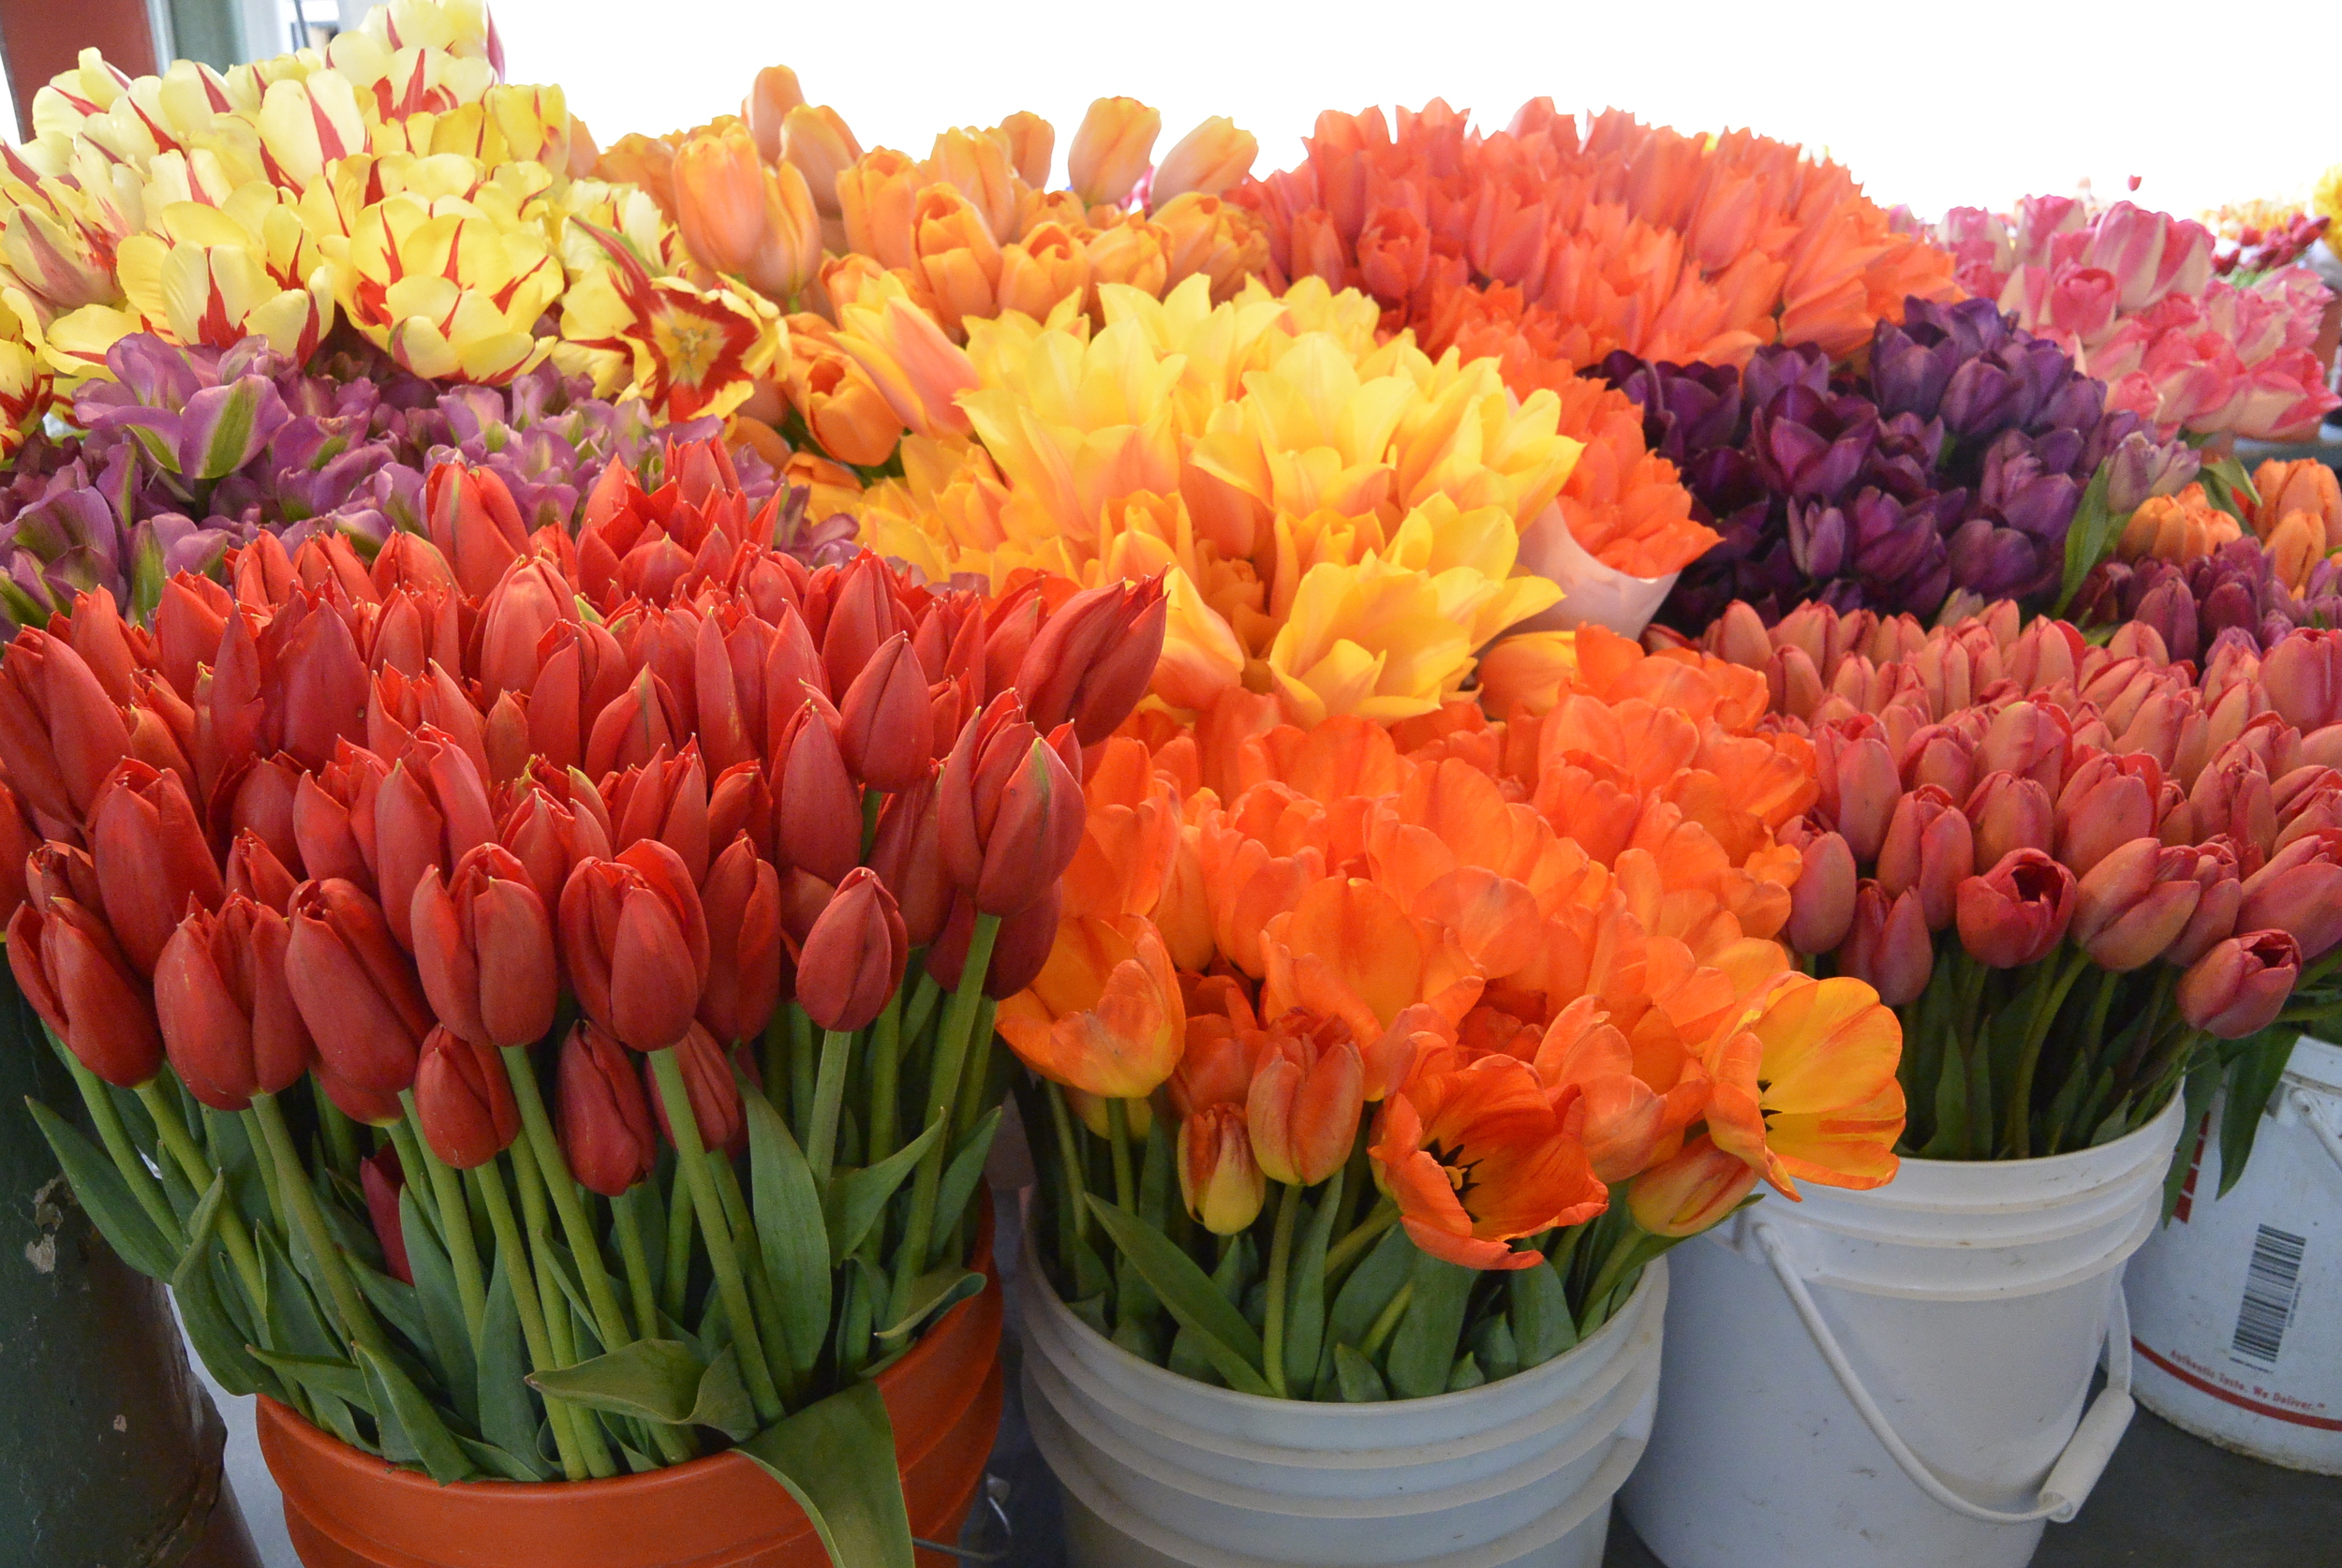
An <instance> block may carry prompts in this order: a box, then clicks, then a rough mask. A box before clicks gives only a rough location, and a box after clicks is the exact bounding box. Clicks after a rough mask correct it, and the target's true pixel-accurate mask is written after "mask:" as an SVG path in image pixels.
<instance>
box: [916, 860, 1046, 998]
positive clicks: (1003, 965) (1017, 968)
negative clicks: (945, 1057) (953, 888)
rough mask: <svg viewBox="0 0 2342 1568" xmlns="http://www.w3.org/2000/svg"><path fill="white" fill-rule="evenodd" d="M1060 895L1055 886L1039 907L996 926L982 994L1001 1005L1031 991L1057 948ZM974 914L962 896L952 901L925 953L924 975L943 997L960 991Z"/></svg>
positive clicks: (972, 907)
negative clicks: (934, 984)
mask: <svg viewBox="0 0 2342 1568" xmlns="http://www.w3.org/2000/svg"><path fill="white" fill-rule="evenodd" d="M1062 910H1063V898H1062V890H1061V889H1060V888H1059V887H1057V886H1055V885H1054V884H1053V885H1052V886H1051V887H1050V888H1049V890H1048V891H1047V892H1046V893H1044V894H1043V895H1041V902H1039V903H1038V904H1035V905H1033V906H1032V907H1031V908H1030V909H1029V910H1018V911H1017V912H1016V913H1015V914H1013V915H1008V916H1006V917H1004V918H1003V919H1002V920H1001V929H1000V934H999V935H997V936H996V937H994V938H993V939H992V963H991V966H990V967H989V968H988V969H986V970H985V972H984V994H985V995H986V996H987V997H989V998H992V999H993V1000H994V1001H1006V1000H1007V999H1008V998H1011V997H1013V996H1015V994H1016V993H1017V992H1019V991H1021V990H1023V989H1024V988H1025V987H1026V986H1028V985H1030V984H1032V983H1033V980H1034V978H1035V977H1036V976H1038V975H1039V974H1040V973H1041V970H1042V968H1043V966H1045V965H1046V964H1047V963H1048V961H1049V951H1050V949H1051V948H1053V947H1054V946H1056V944H1057V927H1058V917H1059V915H1060V913H1061V912H1062ZM975 931H976V910H975V906H974V905H972V904H971V903H970V902H969V901H968V899H967V896H966V895H964V894H963V895H954V897H953V899H952V906H951V913H950V915H949V916H948V917H946V918H945V920H944V922H943V928H942V929H941V931H938V932H937V933H936V935H935V940H934V941H933V942H931V943H929V944H928V947H927V973H928V975H929V976H931V977H932V978H933V979H934V981H935V983H936V984H938V985H941V987H943V989H944V990H946V991H951V990H956V989H957V988H958V985H959V972H960V970H961V969H964V968H965V967H966V966H967V963H968V942H969V939H970V938H971V937H973V936H974V935H975Z"/></svg>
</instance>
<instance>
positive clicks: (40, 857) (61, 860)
mask: <svg viewBox="0 0 2342 1568" xmlns="http://www.w3.org/2000/svg"><path fill="white" fill-rule="evenodd" d="M23 875H24V902H26V903H28V904H30V905H32V906H33V908H35V909H37V910H41V911H43V912H44V913H45V912H47V910H48V909H49V906H50V905H51V904H52V902H54V901H55V900H57V899H59V898H70V899H72V900H73V901H74V902H75V903H77V904H79V905H81V906H82V908H83V909H85V910H90V911H91V912H93V913H96V912H97V911H99V910H103V909H104V908H105V907H106V896H105V895H104V894H103V893H102V892H100V891H99V890H98V885H97V863H96V861H93V860H92V859H90V857H89V851H87V850H82V849H77V848H76V847H74V846H73V845H71V844H60V843H59V842H57V841H56V840H55V839H53V838H52V839H48V840H46V841H45V842H43V843H40V844H37V845H36V846H34V848H33V851H32V852H31V853H29V854H27V855H26V856H25V857H24V861H23ZM11 914H13V911H11Z"/></svg>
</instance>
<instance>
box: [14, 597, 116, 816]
mask: <svg viewBox="0 0 2342 1568" xmlns="http://www.w3.org/2000/svg"><path fill="white" fill-rule="evenodd" d="M129 753H130V727H129V726H128V725H127V724H126V723H124V722H123V717H122V711H121V709H119V708H118V707H116V706H115V705H114V703H113V702H112V701H111V699H110V698H108V697H107V695H106V690H105V688H103V687H101V686H100V685H98V683H97V677H96V674H95V673H92V671H91V670H90V667H89V665H88V664H87V663H86V662H84V661H83V659H82V656H81V655H80V654H77V653H75V652H74V651H73V649H72V648H71V647H69V646H67V644H66V643H64V642H63V641H62V640H61V639H58V638H55V637H52V636H50V635H49V633H47V632H45V631H40V630H37V629H30V628H28V629H25V630H23V631H20V632H18V633H17V635H16V641H15V642H13V643H9V644H8V650H7V658H0V769H5V770H6V772H7V777H8V782H9V784H10V785H11V786H12V787H13V788H14V789H15V790H16V791H17V792H18V793H19V794H20V795H21V796H22V799H23V801H24V804H25V805H27V806H31V807H32V808H33V809H34V810H35V811H37V812H39V813H40V814H41V815H42V816H44V817H47V818H50V819H52V821H58V822H71V823H76V824H78V823H80V822H82V821H83V820H85V819H86V818H87V816H88V815H89V807H90V803H91V802H92V801H94V800H96V798H97V790H98V786H99V785H100V784H101V783H103V782H104V780H105V777H106V776H107V774H109V773H111V771H112V770H113V766H114V764H115V763H116V762H120V761H122V759H123V758H125V757H126V756H128V755H129Z"/></svg>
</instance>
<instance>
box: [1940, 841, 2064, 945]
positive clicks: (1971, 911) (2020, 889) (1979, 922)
mask: <svg viewBox="0 0 2342 1568" xmlns="http://www.w3.org/2000/svg"><path fill="white" fill-rule="evenodd" d="M1958 905H1959V909H1958V914H1957V917H1956V919H1957V924H1958V925H1959V927H1960V940H1961V943H1962V945H1963V946H1964V947H1966V948H1967V950H1968V954H1969V956H1971V957H1973V958H1975V959H1976V960H1977V962H1979V963H1980V964H1989V965H1991V966H1992V967H1993V968H1994V969H2017V968H2019V967H2021V966H2023V965H2025V964H2031V963H2036V962H2038V961H2039V960H2040V959H2043V958H2046V957H2048V956H2049V954H2050V953H2051V951H2052V950H2053V949H2054V948H2055V947H2056V946H2057V944H2058V943H2059V942H2060V941H2062V940H2064V939H2065V936H2066V927H2067V925H2068V924H2069V923H2070V922H2071V921H2072V919H2073V912H2074V874H2073V873H2072V872H2071V871H2068V870H2067V869H2066V867H2065V866H2063V865H2059V864H2058V863H2057V862H2056V861H2053V860H2052V859H2051V858H2050V857H2049V856H2048V855H2047V854H2045V853H2043V852H2042V851H2039V850H2035V849H2018V850H2011V851H2008V853H2007V854H2006V855H2004V856H2002V857H2001V859H2000V862H1999V864H1997V865H1994V867H1993V868H1992V869H1991V870H1990V871H1987V872H1985V873H1984V874H1983V875H1982V876H1980V877H1970V878H1969V879H1968V880H1966V881H1964V882H1962V883H1961V884H1960V893H1959V897H1958Z"/></svg>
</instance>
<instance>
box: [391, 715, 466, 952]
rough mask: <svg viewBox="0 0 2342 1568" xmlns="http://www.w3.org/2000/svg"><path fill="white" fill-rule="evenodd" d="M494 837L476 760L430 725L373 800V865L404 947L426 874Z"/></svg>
mask: <svg viewBox="0 0 2342 1568" xmlns="http://www.w3.org/2000/svg"><path fill="white" fill-rule="evenodd" d="M496 836H497V833H496V820H495V818H494V817H493V816H491V815H490V813H489V810H488V782H487V780H486V779H484V778H482V777H481V776H480V770H479V769H478V768H477V767H476V766H475V765H474V764H473V762H472V760H471V758H470V757H468V756H467V755H466V754H465V752H464V751H463V749H462V748H461V747H458V746H456V744H455V743H454V741H453V739H452V737H451V736H449V735H448V734H447V732H444V731H441V730H437V729H434V728H432V727H431V726H430V725H427V724H426V725H424V726H423V727H422V729H420V730H418V731H416V732H415V739H414V748H413V749H412V750H411V751H410V752H409V753H408V755H407V756H405V757H403V758H401V759H400V760H399V761H398V762H397V763H396V764H395V765H394V766H393V767H392V769H391V771H390V774H389V775H388V777H385V778H384V779H383V780H382V784H381V787H380V788H379V789H378V791H376V792H375V796H374V820H373V838H374V842H373V853H372V855H371V856H370V860H371V864H372V865H373V866H374V875H375V880H376V882H377V884H378V886H379V887H380V888H381V890H382V910H383V913H384V914H386V915H387V916H389V918H390V923H391V931H392V933H393V935H394V936H396V937H397V938H398V941H399V945H400V946H401V947H404V948H406V949H408V951H409V952H411V951H413V949H414V933H413V928H412V925H410V919H411V915H412V912H413V909H414V902H415V889H416V887H417V886H418V885H420V884H421V883H422V878H423V874H424V872H426V871H429V870H432V869H434V868H445V867H447V866H450V865H454V864H455V862H456V861H457V860H459V859H461V858H462V857H463V856H464V855H465V854H466V853H467V852H468V851H471V850H473V849H475V848H477V847H478V846H480V845H482V844H485V843H489V842H491V841H492V840H494V839H495V837H496ZM362 841H363V840H362Z"/></svg>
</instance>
